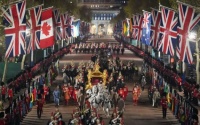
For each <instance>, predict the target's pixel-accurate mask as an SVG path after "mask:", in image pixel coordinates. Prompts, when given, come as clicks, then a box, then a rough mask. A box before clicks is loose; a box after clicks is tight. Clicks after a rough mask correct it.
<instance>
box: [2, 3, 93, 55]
mask: <svg viewBox="0 0 200 125" xmlns="http://www.w3.org/2000/svg"><path fill="white" fill-rule="evenodd" d="M1 10H2V12H3V24H4V25H5V31H4V32H5V43H6V54H5V57H6V58H8V57H15V56H18V55H20V54H28V53H30V52H31V51H34V50H35V49H45V48H48V47H51V46H53V45H54V41H55V40H65V39H68V38H70V37H78V36H80V35H85V34H87V33H88V32H89V30H90V29H89V27H90V24H89V23H87V22H84V21H80V19H77V20H75V18H74V16H70V15H69V14H68V13H64V14H61V13H60V11H59V10H58V9H54V8H53V7H50V8H45V9H43V8H42V5H38V6H35V7H32V8H29V9H26V1H20V2H17V3H14V4H10V5H9V6H8V7H5V6H4V7H2V8H1Z"/></svg>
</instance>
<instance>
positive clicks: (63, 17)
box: [60, 13, 68, 39]
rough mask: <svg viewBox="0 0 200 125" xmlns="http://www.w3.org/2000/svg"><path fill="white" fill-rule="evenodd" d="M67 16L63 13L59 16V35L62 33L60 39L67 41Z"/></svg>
mask: <svg viewBox="0 0 200 125" xmlns="http://www.w3.org/2000/svg"><path fill="white" fill-rule="evenodd" d="M67 15H68V14H66V13H64V14H61V15H60V19H61V33H62V39H67V38H68V36H67V28H68V23H67V18H68V16H67Z"/></svg>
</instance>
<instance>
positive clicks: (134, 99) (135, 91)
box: [133, 86, 139, 105]
mask: <svg viewBox="0 0 200 125" xmlns="http://www.w3.org/2000/svg"><path fill="white" fill-rule="evenodd" d="M138 96H139V93H138V88H137V86H135V87H134V88H133V105H137V103H138Z"/></svg>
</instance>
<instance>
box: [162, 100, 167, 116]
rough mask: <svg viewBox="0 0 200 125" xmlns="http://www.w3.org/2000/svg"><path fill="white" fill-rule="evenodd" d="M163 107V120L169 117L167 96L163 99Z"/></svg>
mask: <svg viewBox="0 0 200 125" xmlns="http://www.w3.org/2000/svg"><path fill="white" fill-rule="evenodd" d="M161 105H162V113H163V118H166V115H167V99H166V97H165V96H163V98H162V99H161Z"/></svg>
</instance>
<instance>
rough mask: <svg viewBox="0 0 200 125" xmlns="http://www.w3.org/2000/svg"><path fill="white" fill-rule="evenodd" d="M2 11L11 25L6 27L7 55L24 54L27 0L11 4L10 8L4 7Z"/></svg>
mask: <svg viewBox="0 0 200 125" xmlns="http://www.w3.org/2000/svg"><path fill="white" fill-rule="evenodd" d="M2 11H3V17H4V21H5V23H6V25H8V26H9V27H6V28H5V29H4V31H5V41H6V54H5V57H6V58H8V57H15V56H18V55H20V54H24V53H25V52H26V51H25V43H26V42H25V36H26V17H25V11H26V1H21V2H18V3H16V4H13V5H10V6H9V7H8V8H2Z"/></svg>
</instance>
